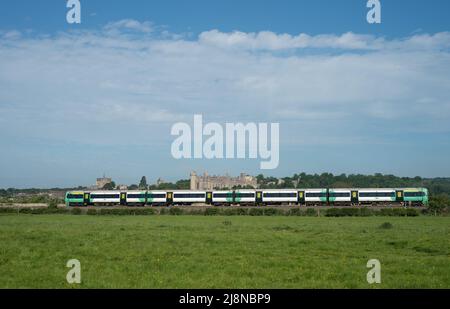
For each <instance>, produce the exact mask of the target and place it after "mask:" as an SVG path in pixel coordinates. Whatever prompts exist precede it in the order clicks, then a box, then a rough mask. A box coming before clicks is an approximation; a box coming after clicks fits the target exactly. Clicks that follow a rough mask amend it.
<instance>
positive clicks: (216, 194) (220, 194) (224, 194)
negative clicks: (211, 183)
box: [213, 192, 233, 198]
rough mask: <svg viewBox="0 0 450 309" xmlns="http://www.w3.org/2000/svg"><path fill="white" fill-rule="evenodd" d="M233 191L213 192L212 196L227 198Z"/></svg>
mask: <svg viewBox="0 0 450 309" xmlns="http://www.w3.org/2000/svg"><path fill="white" fill-rule="evenodd" d="M232 196H233V193H231V192H230V193H213V197H215V198H228V197H232Z"/></svg>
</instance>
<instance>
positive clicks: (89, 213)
mask: <svg viewBox="0 0 450 309" xmlns="http://www.w3.org/2000/svg"><path fill="white" fill-rule="evenodd" d="M86 214H87V215H90V216H96V215H97V214H98V213H97V209H95V208H89V209H88V210H87V212H86Z"/></svg>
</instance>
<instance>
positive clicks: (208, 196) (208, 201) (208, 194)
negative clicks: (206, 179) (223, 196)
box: [206, 192, 212, 205]
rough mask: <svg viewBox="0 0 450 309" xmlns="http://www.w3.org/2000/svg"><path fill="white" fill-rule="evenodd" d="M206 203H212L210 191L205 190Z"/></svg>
mask: <svg viewBox="0 0 450 309" xmlns="http://www.w3.org/2000/svg"><path fill="white" fill-rule="evenodd" d="M206 204H208V205H211V204H212V192H206Z"/></svg>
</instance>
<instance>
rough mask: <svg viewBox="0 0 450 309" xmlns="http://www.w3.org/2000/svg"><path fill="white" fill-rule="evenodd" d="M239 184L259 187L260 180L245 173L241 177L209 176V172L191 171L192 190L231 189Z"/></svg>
mask: <svg viewBox="0 0 450 309" xmlns="http://www.w3.org/2000/svg"><path fill="white" fill-rule="evenodd" d="M237 186H241V187H246V186H250V187H252V188H257V186H258V182H257V179H256V177H253V176H250V175H247V174H244V173H241V175H240V176H239V177H230V176H228V175H226V176H215V175H214V176H209V175H208V173H204V174H203V175H201V176H198V175H197V173H195V172H192V173H191V190H214V189H224V188H230V189H231V188H233V187H237Z"/></svg>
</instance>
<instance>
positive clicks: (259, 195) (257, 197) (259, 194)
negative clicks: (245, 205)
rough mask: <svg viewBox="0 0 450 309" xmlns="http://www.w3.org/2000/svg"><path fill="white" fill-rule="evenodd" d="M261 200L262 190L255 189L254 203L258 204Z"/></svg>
mask: <svg viewBox="0 0 450 309" xmlns="http://www.w3.org/2000/svg"><path fill="white" fill-rule="evenodd" d="M262 202H263V199H262V191H256V205H260V204H262Z"/></svg>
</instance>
